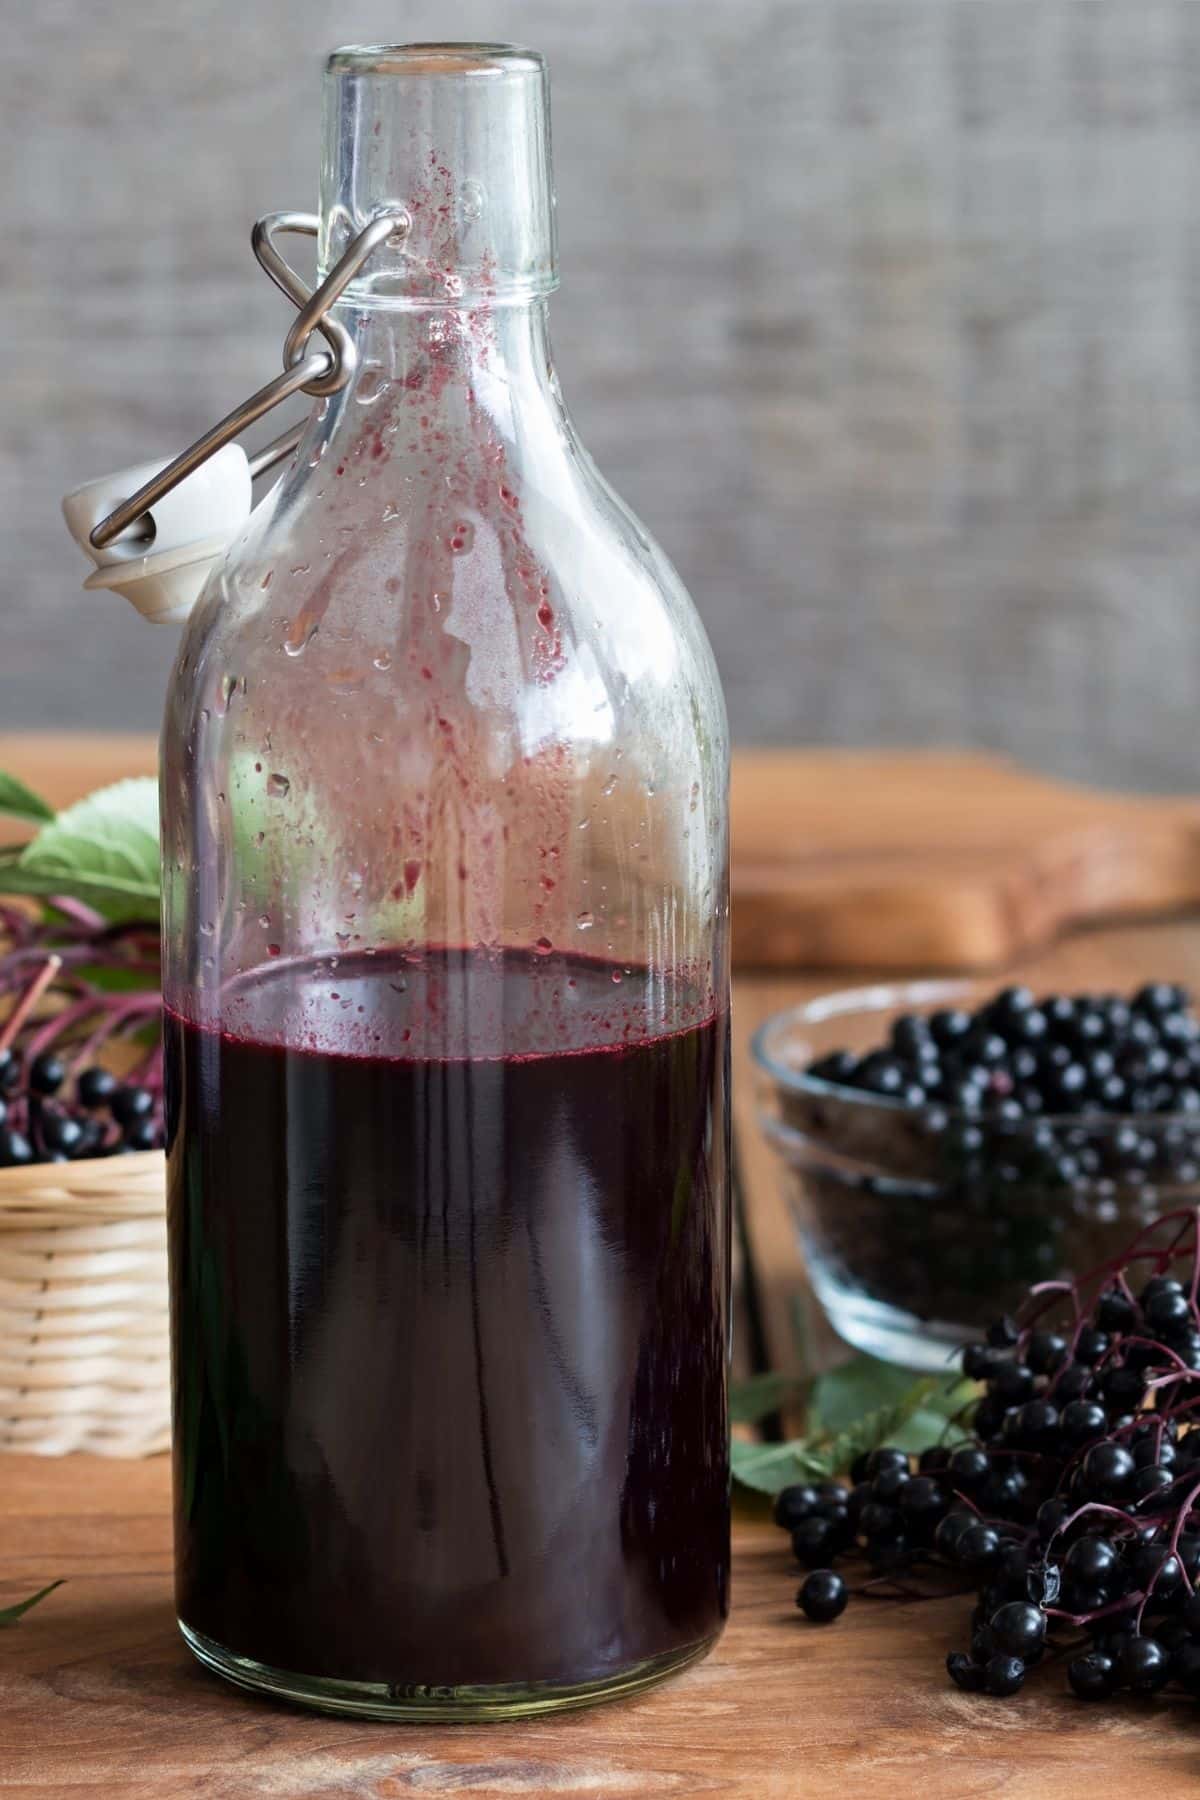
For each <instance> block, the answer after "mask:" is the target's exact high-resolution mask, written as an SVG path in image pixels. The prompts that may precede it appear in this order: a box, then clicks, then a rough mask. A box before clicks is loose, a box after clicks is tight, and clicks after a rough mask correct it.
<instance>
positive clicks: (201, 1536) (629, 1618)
mask: <svg viewBox="0 0 1200 1800" xmlns="http://www.w3.org/2000/svg"><path fill="white" fill-rule="evenodd" d="M654 992H656V993H657V995H658V996H659V997H658V999H657V1000H656V1002H655V1004H656V1007H657V1013H656V1014H654V1015H652V1016H660V1017H666V1018H671V1019H679V1018H682V1019H683V1020H684V1021H685V1023H684V1024H683V1025H681V1026H680V1027H679V1028H678V1029H675V1030H672V1031H663V1032H662V1033H661V1034H659V1035H645V1034H644V1032H645V1027H644V1020H645V1017H646V1013H647V1010H648V1007H649V1003H650V1001H651V998H652V990H651V989H650V987H649V986H648V983H647V979H646V977H645V976H644V975H640V976H639V975H637V974H635V975H633V976H632V977H631V976H629V975H625V976H624V977H623V979H622V980H621V982H620V985H617V984H616V983H615V982H614V979H613V971H612V969H611V968H610V967H609V966H607V965H605V964H601V963H597V962H589V961H585V960H583V959H578V960H572V959H566V958H561V957H554V958H549V959H545V960H543V959H539V958H535V957H528V958H526V957H524V956H519V955H516V954H511V953H510V954H508V955H506V956H504V957H502V958H496V957H493V958H491V959H485V958H484V957H483V956H482V955H477V954H475V953H468V952H458V951H439V952H437V953H426V957H425V966H424V968H423V969H416V968H413V967H412V966H410V965H409V964H408V963H406V962H405V961H404V960H403V959H402V958H400V957H398V956H396V957H392V956H387V957H385V956H383V955H378V956H375V957H373V958H370V959H366V958H363V959H361V960H355V959H343V960H342V963H341V966H340V968H338V970H337V972H336V975H335V976H331V975H330V974H329V972H328V970H327V969H326V970H323V971H321V973H320V975H319V976H318V974H317V972H316V971H315V970H312V969H310V970H296V969H294V968H293V969H286V968H280V967H279V966H278V965H276V966H274V967H273V968H272V969H271V970H269V971H264V972H263V974H262V975H260V976H258V977H256V978H255V979H253V980H252V981H249V982H244V983H242V984H240V985H239V987H238V990H237V993H236V997H235V998H233V999H232V1000H231V1001H230V1002H229V1003H228V1004H227V1006H226V1010H225V1019H224V1024H225V1029H224V1031H222V1032H218V1031H215V1030H209V1029H205V1028H201V1027H198V1026H196V1025H193V1024H189V1023H186V1022H184V1021H183V1020H181V1019H179V1018H178V1017H175V1016H173V1015H168V1018H167V1029H166V1051H167V1072H168V1095H169V1104H170V1119H169V1129H170V1132H171V1160H170V1176H171V1179H170V1200H169V1219H170V1233H171V1257H172V1283H173V1295H174V1321H173V1323H174V1337H175V1345H174V1348H175V1499H176V1546H177V1550H176V1555H177V1570H178V1603H179V1612H180V1616H181V1618H182V1619H183V1620H184V1622H185V1623H186V1624H187V1625H189V1626H191V1627H192V1628H193V1629H195V1630H197V1631H200V1632H203V1633H204V1634H206V1635H207V1636H208V1637H210V1638H213V1639H215V1640H216V1641H217V1642H218V1643H219V1644H221V1645H223V1646H224V1647H225V1648H226V1649H229V1650H233V1651H235V1652H237V1653H239V1654H242V1655H245V1656H249V1657H253V1658H255V1659H256V1660H257V1661H259V1662H261V1663H265V1664H267V1665H270V1666H272V1667H274V1668H277V1669H283V1670H288V1671H291V1672H293V1673H296V1674H303V1675H311V1676H325V1677H331V1678H340V1679H342V1680H357V1681H369V1682H386V1683H390V1684H393V1685H394V1686H396V1687H397V1688H403V1687H406V1686H411V1685H417V1684H436V1685H450V1686H461V1685H474V1684H507V1683H514V1682H520V1683H524V1682H533V1681H548V1682H559V1683H576V1682H584V1681H591V1680H599V1679H602V1678H604V1677H606V1676H610V1675H613V1674H616V1673H617V1672H618V1671H620V1670H622V1669H624V1668H626V1667H628V1666H629V1665H631V1664H634V1663H637V1662H640V1661H642V1660H643V1659H646V1658H650V1657H655V1656H658V1655H661V1654H664V1653H668V1652H673V1651H677V1650H681V1649H683V1648H684V1647H686V1646H687V1645H689V1644H693V1643H696V1642H698V1641H700V1640H702V1639H705V1638H707V1637H709V1636H711V1635H712V1634H713V1633H715V1632H716V1631H717V1629H718V1628H719V1626H720V1624H721V1621H722V1620H723V1618H724V1616H725V1612H726V1605H727V1588H728V1559H729V1498H728V1484H729V1470H728V1442H727V1426H726V1391H725V1355H726V1336H727V1319H728V1313H727V1283H728V1268H729V1259H728V1241H727V1230H728V1208H727V1205H726V1194H725V1186H726V1155H727V1151H726V1091H727V1077H726V1067H725V1055H726V1029H725V1020H724V1017H723V1016H721V1017H713V1016H712V1014H711V1011H710V1010H709V1011H708V1012H707V1016H705V1013H706V1009H705V1007H704V1005H703V1004H702V1003H701V1002H700V1001H699V999H697V1000H696V1002H695V1004H693V1005H691V1006H690V1007H689V1005H688V1004H687V1001H686V998H683V997H679V996H672V995H670V994H668V995H667V997H666V999H665V1002H664V1001H663V999H662V997H661V994H662V990H661V988H659V989H657V990H654ZM514 1047H519V1048H516V1049H514ZM501 1050H503V1051H504V1053H503V1054H501V1053H500V1052H501Z"/></svg>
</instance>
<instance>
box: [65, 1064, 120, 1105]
mask: <svg viewBox="0 0 1200 1800" xmlns="http://www.w3.org/2000/svg"><path fill="white" fill-rule="evenodd" d="M118 1085H119V1084H118V1082H117V1078H116V1076H115V1075H114V1074H113V1072H112V1070H111V1069H101V1068H92V1069H85V1070H84V1071H83V1073H82V1075H81V1076H80V1077H79V1080H78V1081H77V1082H76V1083H75V1092H76V1094H77V1095H78V1096H79V1104H80V1106H107V1105H108V1103H109V1101H110V1100H111V1099H112V1097H113V1095H114V1094H115V1093H116V1091H117V1087H118Z"/></svg>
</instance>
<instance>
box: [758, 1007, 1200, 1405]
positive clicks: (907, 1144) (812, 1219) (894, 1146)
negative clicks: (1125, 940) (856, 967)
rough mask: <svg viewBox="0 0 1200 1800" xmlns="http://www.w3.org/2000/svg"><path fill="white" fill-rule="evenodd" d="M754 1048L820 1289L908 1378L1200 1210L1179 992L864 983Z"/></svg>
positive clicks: (1186, 1010)
mask: <svg viewBox="0 0 1200 1800" xmlns="http://www.w3.org/2000/svg"><path fill="white" fill-rule="evenodd" d="M753 1049H754V1056H755V1060H756V1063H757V1065H758V1070H759V1073H760V1081H761V1092H762V1102H763V1103H762V1106H761V1109H760V1116H761V1119H762V1124H763V1128H764V1130H765V1131H766V1134H767V1136H768V1138H769V1139H770V1141H771V1143H772V1144H773V1146H774V1148H775V1150H776V1152H777V1153H778V1156H779V1159H780V1165H781V1168H782V1172H783V1179H784V1183H785V1192H786V1196H787V1199H788V1203H789V1205H790V1207H791V1210H792V1214H793V1217H794V1220H795V1224H796V1228H797V1231H798V1233H799V1236H800V1240H801V1244H802V1247H803V1251H804V1255H805V1260H806V1265H807V1268H808V1272H809V1275H810V1278H811V1281H812V1284H813V1288H814V1291H815V1292H816V1294H817V1297H818V1299H819V1300H820V1302H821V1304H822V1306H823V1307H824V1309H825V1311H826V1312H827V1314H828V1315H829V1318H830V1321H831V1323H832V1324H833V1326H834V1327H835V1329H836V1330H837V1331H838V1332H839V1334H840V1335H841V1336H842V1337H843V1338H845V1339H846V1340H847V1341H848V1342H849V1343H851V1344H854V1345H855V1346H856V1347H857V1348H859V1349H863V1350H868V1351H871V1352H873V1353H874V1354H875V1355H878V1356H882V1357H886V1358H889V1359H891V1360H892V1361H895V1362H900V1363H904V1364H906V1365H907V1366H909V1367H913V1368H926V1369H943V1368H945V1367H946V1363H947V1358H948V1356H949V1355H950V1353H951V1351H952V1350H953V1349H954V1348H955V1347H958V1346H961V1344H962V1343H963V1342H964V1340H965V1339H967V1338H969V1337H971V1336H973V1335H975V1334H976V1333H977V1332H978V1331H979V1330H980V1329H982V1328H983V1327H985V1326H986V1325H987V1323H988V1321H989V1320H991V1319H993V1318H995V1317H996V1316H997V1315H998V1314H1001V1313H1004V1312H1006V1311H1008V1310H1011V1308H1012V1307H1013V1306H1015V1305H1016V1304H1017V1302H1018V1301H1019V1300H1020V1298H1021V1297H1022V1296H1023V1295H1024V1294H1025V1293H1026V1292H1027V1291H1028V1289H1029V1287H1030V1286H1031V1285H1032V1284H1034V1283H1036V1282H1038V1281H1043V1280H1049V1279H1053V1278H1055V1277H1058V1276H1062V1275H1065V1274H1067V1273H1069V1271H1071V1270H1072V1269H1080V1268H1088V1267H1091V1266H1092V1265H1094V1264H1096V1263H1100V1262H1102V1261H1103V1260H1104V1259H1105V1257H1106V1256H1109V1255H1114V1254H1116V1252H1117V1251H1118V1250H1119V1249H1120V1247H1121V1245H1122V1244H1124V1243H1125V1242H1126V1241H1127V1240H1128V1239H1129V1237H1130V1236H1131V1234H1132V1233H1133V1232H1134V1231H1136V1230H1137V1229H1138V1228H1139V1226H1141V1225H1143V1224H1145V1223H1147V1222H1148V1221H1149V1220H1151V1219H1154V1218H1157V1217H1158V1216H1159V1214H1160V1213H1162V1212H1165V1211H1170V1210H1172V1209H1173V1208H1175V1207H1178V1206H1181V1205H1186V1204H1194V1203H1196V1202H1200V1020H1198V1019H1197V1018H1196V1016H1195V1015H1194V1013H1193V1010H1192V1003H1191V999H1190V996H1189V995H1188V993H1187V991H1186V990H1185V989H1183V988H1181V987H1179V986H1177V985H1175V984H1173V983H1167V982H1154V983H1150V984H1148V985H1146V986H1144V987H1141V988H1139V989H1137V990H1136V991H1135V992H1134V993H1132V994H1130V995H1117V994H1082V995H1081V994H1050V993H1046V994H1034V993H1033V992H1032V991H1031V990H1030V989H1028V988H1024V987H1011V988H1005V989H1003V990H1001V991H1000V992H999V993H997V992H996V990H995V989H994V988H991V987H988V986H986V985H984V984H980V983H971V982H919V983H909V984H898V985H889V986H879V987H871V988H860V989H854V990H845V991H842V992H839V993H832V994H827V995H824V996H822V997H821V998H820V999H818V1000H814V1001H811V1002H809V1003H808V1004H807V1005H805V1006H800V1007H796V1008H793V1009H791V1010H790V1011H788V1012H784V1013H780V1014H777V1015H776V1016H775V1017H774V1018H771V1019H769V1020H768V1021H767V1022H766V1024H765V1025H763V1027H762V1028H761V1030H760V1031H759V1032H758V1033H757V1035H756V1037H755V1039H754V1045H753Z"/></svg>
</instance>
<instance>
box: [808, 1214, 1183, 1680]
mask: <svg viewBox="0 0 1200 1800" xmlns="http://www.w3.org/2000/svg"><path fill="white" fill-rule="evenodd" d="M1181 1261H1182V1262H1183V1264H1184V1267H1183V1268H1182V1269H1179V1270H1177V1265H1178V1264H1179V1263H1180V1262H1181ZM1176 1271H1177V1272H1176ZM1198 1290H1200V1212H1195V1211H1190V1212H1182V1213H1175V1214H1171V1215H1168V1216H1167V1217H1166V1218H1164V1219H1162V1220H1160V1221H1158V1222H1157V1223H1156V1224H1155V1225H1154V1226H1152V1227H1151V1228H1149V1230H1148V1231H1147V1232H1145V1233H1143V1234H1142V1237H1141V1238H1140V1239H1139V1240H1138V1241H1136V1242H1135V1244H1134V1245H1133V1246H1132V1247H1131V1248H1130V1250H1129V1251H1128V1252H1127V1253H1126V1255H1125V1256H1124V1257H1123V1258H1122V1259H1121V1260H1120V1261H1119V1262H1117V1263H1115V1264H1112V1265H1109V1266H1107V1267H1106V1268H1104V1269H1103V1270H1101V1271H1098V1272H1097V1275H1096V1276H1095V1277H1092V1278H1084V1280H1083V1281H1081V1282H1079V1283H1068V1282H1054V1283H1047V1284H1044V1286H1042V1287H1041V1288H1040V1289H1036V1290H1034V1292H1033V1293H1032V1294H1031V1295H1030V1297H1029V1300H1028V1302H1027V1304H1026V1307H1025V1308H1024V1309H1023V1310H1022V1317H1021V1319H1020V1321H1014V1320H1013V1319H1009V1318H1003V1319H1000V1320H998V1321H996V1322H995V1323H994V1324H993V1325H992V1326H991V1327H990V1328H989V1330H988V1332H987V1335H986V1340H985V1341H984V1342H981V1343H976V1344H972V1345H970V1346H969V1347H968V1348H967V1349H966V1350H965V1352H964V1353H963V1358H962V1366H963V1373H964V1375H966V1376H967V1377H968V1378H970V1379H972V1380H975V1381H979V1382H982V1383H983V1384H984V1389H985V1391H984V1394H983V1396H982V1398H981V1399H980V1400H979V1401H978V1403H977V1405H976V1406H975V1409H974V1417H973V1426H974V1439H973V1441H972V1442H969V1443H966V1444H961V1445H959V1446H958V1447H957V1448H953V1449H951V1448H948V1447H946V1446H944V1445H935V1446H931V1447H930V1448H929V1449H927V1450H926V1451H925V1452H924V1453H923V1454H922V1456H921V1457H920V1460H919V1463H918V1464H917V1467H916V1469H915V1471H914V1468H913V1466H912V1463H911V1461H910V1459H909V1457H908V1456H906V1455H905V1454H904V1453H903V1452H902V1451H900V1450H896V1449H891V1448H883V1449H878V1450H874V1451H871V1452H870V1453H869V1454H868V1455H866V1456H864V1457H860V1458H859V1460H858V1462H857V1463H856V1464H855V1465H854V1466H853V1468H852V1469H851V1471H850V1475H851V1483H850V1485H847V1484H845V1483H841V1482H825V1483H820V1484H816V1485H811V1486H810V1485H799V1486H795V1487H789V1488H785V1489H784V1490H783V1492H782V1493H781V1494H780V1495H779V1497H778V1500H777V1502H776V1509H775V1518H776V1522H777V1523H778V1524H779V1525H781V1526H783V1527H784V1528H785V1529H787V1530H788V1531H790V1532H791V1534H792V1544H793V1549H794V1551H795V1554H796V1557H797V1559H798V1560H799V1561H800V1562H801V1563H802V1564H803V1565H804V1566H806V1567H807V1568H809V1569H811V1570H813V1571H815V1573H813V1574H810V1575H809V1577H808V1579H807V1581H806V1582H805V1584H804V1586H803V1587H802V1588H801V1590H800V1594H799V1595H798V1597H797V1598H798V1604H799V1605H800V1606H801V1607H802V1608H803V1610H804V1611H805V1612H806V1613H807V1614H808V1616H809V1617H810V1618H813V1619H817V1620H822V1619H828V1618H833V1617H836V1616H837V1613H838V1612H840V1611H841V1610H842V1608H843V1607H844V1605H845V1598H846V1589H845V1584H844V1582H843V1581H842V1578H841V1577H840V1576H839V1575H837V1574H835V1573H834V1572H833V1571H832V1569H831V1568H830V1565H831V1564H832V1562H833V1561H834V1560H835V1559H836V1558H838V1557H841V1556H844V1555H846V1554H848V1553H852V1552H853V1553H857V1554H859V1555H861V1556H863V1557H865V1559H866V1561H867V1563H868V1565H870V1566H871V1567H872V1568H873V1569H874V1570H875V1571H876V1572H879V1571H886V1572H890V1573H892V1574H893V1575H895V1574H897V1573H899V1572H900V1571H902V1570H903V1571H905V1572H906V1573H915V1572H919V1571H924V1572H926V1573H928V1574H929V1575H931V1576H936V1575H937V1573H938V1572H939V1571H940V1572H941V1578H942V1579H943V1580H944V1579H945V1578H946V1576H947V1575H951V1576H953V1577H955V1578H957V1579H959V1580H962V1581H965V1582H966V1583H967V1584H969V1587H970V1588H971V1589H972V1590H973V1591H974V1592H975V1595H976V1606H975V1610H974V1614H973V1616H972V1619H971V1635H970V1640H969V1644H968V1647H967V1648H966V1649H963V1650H956V1651H954V1652H952V1653H951V1654H950V1656H949V1657H948V1658H947V1669H948V1671H949V1674H950V1676H951V1678H952V1680H953V1681H954V1682H955V1683H956V1684H957V1685H958V1686H959V1687H960V1688H963V1689H965V1690H967V1691H970V1692H981V1693H986V1694H991V1695H996V1696H1003V1695H1009V1694H1015V1693H1016V1692H1017V1691H1018V1690H1019V1689H1020V1688H1021V1686H1022V1685H1023V1683H1024V1681H1025V1678H1026V1675H1027V1673H1028V1671H1029V1670H1030V1669H1032V1668H1033V1667H1035V1666H1036V1665H1037V1664H1038V1663H1040V1662H1042V1661H1043V1660H1044V1659H1049V1658H1051V1657H1054V1656H1060V1657H1063V1658H1065V1659H1066V1661H1067V1680H1068V1683H1069V1685H1070V1687H1071V1689H1072V1690H1073V1692H1074V1693H1075V1694H1077V1695H1078V1696H1079V1697H1080V1698H1081V1699H1087V1700H1098V1699H1105V1698H1107V1697H1108V1696H1110V1695H1113V1694H1115V1693H1116V1692H1117V1691H1118V1690H1121V1689H1124V1690H1127V1691H1130V1692H1133V1693H1138V1694H1147V1693H1154V1692H1157V1691H1158V1690H1159V1689H1161V1688H1164V1687H1167V1686H1173V1687H1174V1688H1176V1689H1179V1690H1183V1691H1184V1692H1186V1693H1188V1694H1191V1695H1195V1696H1200V1307H1198V1304H1197V1292H1198ZM818 1577H819V1580H818ZM831 1583H838V1584H839V1586H838V1588H836V1589H834V1588H832V1587H831ZM814 1584H815V1585H814ZM835 1600H836V1601H837V1603H836V1604H835Z"/></svg>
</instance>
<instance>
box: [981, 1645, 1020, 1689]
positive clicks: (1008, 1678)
mask: <svg viewBox="0 0 1200 1800" xmlns="http://www.w3.org/2000/svg"><path fill="white" fill-rule="evenodd" d="M1024 1680H1025V1664H1024V1663H1023V1662H1022V1661H1021V1658H1020V1657H1019V1656H1005V1655H1004V1654H1003V1652H999V1651H998V1652H997V1654H996V1655H995V1656H993V1657H992V1658H991V1660H990V1661H989V1662H988V1664H987V1667H986V1668H985V1669H984V1671H983V1691H984V1693H985V1694H994V1695H995V1696H996V1698H997V1699H1007V1697H1008V1696H1009V1694H1015V1693H1017V1692H1018V1691H1019V1689H1020V1688H1021V1686H1022V1684H1023V1683H1024Z"/></svg>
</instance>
